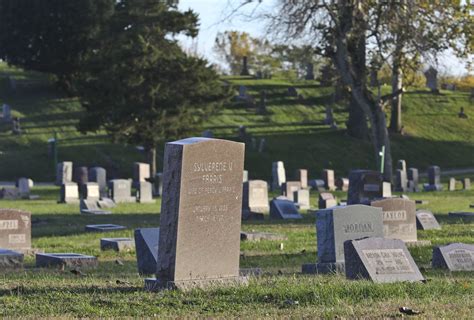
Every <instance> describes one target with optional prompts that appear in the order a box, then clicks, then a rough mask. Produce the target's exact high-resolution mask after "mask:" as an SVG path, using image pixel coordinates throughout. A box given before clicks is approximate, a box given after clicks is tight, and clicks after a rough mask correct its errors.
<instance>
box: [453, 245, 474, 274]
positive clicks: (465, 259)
mask: <svg viewBox="0 0 474 320" xmlns="http://www.w3.org/2000/svg"><path fill="white" fill-rule="evenodd" d="M447 255H448V258H449V260H450V261H451V264H452V265H453V267H454V269H456V270H471V269H472V266H473V265H474V252H473V251H467V250H464V249H454V250H452V251H449V252H448V253H447Z"/></svg>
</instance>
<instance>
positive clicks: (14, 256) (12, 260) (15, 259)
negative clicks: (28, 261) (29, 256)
mask: <svg viewBox="0 0 474 320" xmlns="http://www.w3.org/2000/svg"><path fill="white" fill-rule="evenodd" d="M23 257H24V256H23V254H22V253H20V252H16V251H12V250H6V249H0V270H2V269H18V268H21V267H23Z"/></svg>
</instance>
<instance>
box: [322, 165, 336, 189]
mask: <svg viewBox="0 0 474 320" xmlns="http://www.w3.org/2000/svg"><path fill="white" fill-rule="evenodd" d="M323 180H324V186H325V188H326V190H329V191H334V190H336V185H335V180H334V170H330V169H324V170H323Z"/></svg>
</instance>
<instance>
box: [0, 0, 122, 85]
mask: <svg viewBox="0 0 474 320" xmlns="http://www.w3.org/2000/svg"><path fill="white" fill-rule="evenodd" d="M114 5H115V0H68V1H64V0H48V1H41V0H0V59H3V60H5V61H6V62H8V63H9V64H12V65H16V66H20V67H22V68H25V69H29V70H36V71H40V72H46V73H52V74H55V75H56V76H57V78H58V80H59V83H60V84H61V85H62V86H64V87H65V88H66V89H71V82H72V80H73V79H74V77H75V76H76V75H77V74H78V72H79V68H80V64H81V60H82V59H83V58H84V57H85V56H86V55H87V53H88V52H89V50H90V47H91V46H92V45H93V39H94V38H95V37H96V36H97V34H98V32H99V31H100V29H101V26H102V25H103V24H104V23H106V21H107V20H108V18H109V17H110V16H111V14H112V13H113V9H114Z"/></svg>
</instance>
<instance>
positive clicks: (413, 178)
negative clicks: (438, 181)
mask: <svg viewBox="0 0 474 320" xmlns="http://www.w3.org/2000/svg"><path fill="white" fill-rule="evenodd" d="M407 178H408V191H410V192H420V187H419V184H420V178H419V173H418V169H417V168H409V169H408V172H407Z"/></svg>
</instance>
